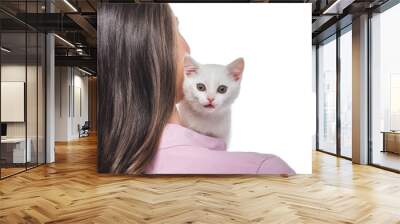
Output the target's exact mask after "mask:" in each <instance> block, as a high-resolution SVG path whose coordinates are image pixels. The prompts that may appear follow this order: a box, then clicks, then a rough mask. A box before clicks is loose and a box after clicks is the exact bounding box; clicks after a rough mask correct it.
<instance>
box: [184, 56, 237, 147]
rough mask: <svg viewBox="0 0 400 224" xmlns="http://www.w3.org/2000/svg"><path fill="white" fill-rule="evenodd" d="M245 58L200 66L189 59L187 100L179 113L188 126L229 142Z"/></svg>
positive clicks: (186, 63)
mask: <svg viewBox="0 0 400 224" xmlns="http://www.w3.org/2000/svg"><path fill="white" fill-rule="evenodd" d="M243 69H244V60H243V58H238V59H236V60H235V61H233V62H232V63H230V64H229V65H226V66H224V65H215V64H199V63H197V62H196V61H195V60H194V59H193V58H191V57H190V56H186V57H185V78H184V81H183V93H184V99H183V100H182V101H181V102H180V103H179V105H178V110H179V114H180V116H181V119H182V123H183V125H184V126H186V127H188V128H191V129H193V130H196V131H197V132H200V133H203V134H205V135H209V136H213V137H217V138H222V139H224V140H225V142H226V144H228V142H229V137H230V128H231V105H232V103H233V102H234V101H235V99H236V98H237V97H238V95H239V91H240V82H241V80H242V74H243Z"/></svg>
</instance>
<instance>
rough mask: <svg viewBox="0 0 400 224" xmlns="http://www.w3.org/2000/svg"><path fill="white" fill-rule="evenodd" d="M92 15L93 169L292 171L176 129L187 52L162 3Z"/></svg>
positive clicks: (269, 158) (109, 7)
mask: <svg viewBox="0 0 400 224" xmlns="http://www.w3.org/2000/svg"><path fill="white" fill-rule="evenodd" d="M98 18H99V19H98V100H99V105H98V170H99V172H107V173H108V172H112V173H126V174H143V173H144V174H289V175H290V174H294V171H293V170H292V169H291V168H290V167H289V166H288V165H287V164H286V163H285V162H284V161H283V160H281V159H280V158H279V157H277V156H274V155H270V154H259V153H249V152H227V151H226V146H225V143H224V141H223V140H221V139H217V138H213V137H209V136H205V135H202V134H200V133H197V132H195V131H193V130H190V129H188V128H185V127H183V126H182V125H181V124H180V119H179V114H178V113H177V110H176V107H175V105H176V103H177V102H179V101H180V100H181V99H182V97H183V93H182V82H183V76H184V57H185V55H186V54H189V53H190V49H189V46H188V44H187V43H186V41H185V39H184V38H183V37H182V36H181V34H180V33H179V30H178V21H177V18H176V17H175V16H174V14H173V12H172V11H171V9H170V7H169V5H168V4H129V5H128V4H104V5H102V6H101V7H100V9H99V12H98Z"/></svg>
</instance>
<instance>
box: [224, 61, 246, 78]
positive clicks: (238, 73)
mask: <svg viewBox="0 0 400 224" xmlns="http://www.w3.org/2000/svg"><path fill="white" fill-rule="evenodd" d="M227 68H228V72H229V74H230V75H232V77H233V79H234V80H235V81H238V80H240V79H241V78H242V75H243V70H244V59H243V58H238V59H236V60H234V61H233V62H231V63H230V64H229V65H227Z"/></svg>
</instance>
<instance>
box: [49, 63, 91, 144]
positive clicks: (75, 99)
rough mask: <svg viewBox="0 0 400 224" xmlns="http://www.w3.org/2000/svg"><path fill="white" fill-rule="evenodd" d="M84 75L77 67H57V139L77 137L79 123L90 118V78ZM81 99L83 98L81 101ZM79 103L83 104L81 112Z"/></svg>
mask: <svg viewBox="0 0 400 224" xmlns="http://www.w3.org/2000/svg"><path fill="white" fill-rule="evenodd" d="M83 75H84V74H83V73H82V72H80V71H79V70H77V69H76V68H72V67H56V83H55V130H56V131H55V140H56V141H69V140H72V139H77V138H78V137H79V133H78V124H80V125H83V124H84V122H85V121H87V120H88V78H87V77H86V76H83ZM79 92H80V93H79ZM79 94H80V95H81V96H80V97H79ZM79 100H81V102H80V103H79ZM77 105H81V110H82V112H81V113H80V111H79V108H78V107H77Z"/></svg>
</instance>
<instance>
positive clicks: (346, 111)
mask: <svg viewBox="0 0 400 224" xmlns="http://www.w3.org/2000/svg"><path fill="white" fill-rule="evenodd" d="M346 29H347V30H346ZM346 29H345V30H344V31H343V32H342V34H341V36H340V155H341V156H344V157H348V158H351V157H352V148H351V141H352V138H351V137H352V125H351V124H352V96H353V95H352V74H353V71H352V49H351V48H352V33H351V26H350V27H348V28H346Z"/></svg>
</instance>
